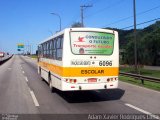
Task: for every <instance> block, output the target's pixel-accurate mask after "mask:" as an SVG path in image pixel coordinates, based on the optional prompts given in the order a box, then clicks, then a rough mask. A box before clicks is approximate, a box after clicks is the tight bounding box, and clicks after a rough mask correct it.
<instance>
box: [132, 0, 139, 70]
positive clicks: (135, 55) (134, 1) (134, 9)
mask: <svg viewBox="0 0 160 120" xmlns="http://www.w3.org/2000/svg"><path fill="white" fill-rule="evenodd" d="M133 11H134V61H135V72H136V73H138V67H137V38H136V29H137V28H136V24H137V23H136V0H133Z"/></svg>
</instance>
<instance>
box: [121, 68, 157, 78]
mask: <svg viewBox="0 0 160 120" xmlns="http://www.w3.org/2000/svg"><path fill="white" fill-rule="evenodd" d="M120 72H130V73H134V68H133V67H121V68H120ZM139 73H140V74H141V75H144V76H150V77H157V78H160V71H159V70H147V69H143V68H140V69H139Z"/></svg>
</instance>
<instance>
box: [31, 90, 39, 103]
mask: <svg viewBox="0 0 160 120" xmlns="http://www.w3.org/2000/svg"><path fill="white" fill-rule="evenodd" d="M30 93H31V96H32V99H33V102H34V105H35V106H39V103H38V101H37V98H36V96H35V94H34V92H33V91H31V90H30Z"/></svg>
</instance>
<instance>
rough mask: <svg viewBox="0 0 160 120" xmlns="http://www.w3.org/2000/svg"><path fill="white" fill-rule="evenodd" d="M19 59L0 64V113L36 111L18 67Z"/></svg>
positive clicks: (28, 112)
mask: <svg viewBox="0 0 160 120" xmlns="http://www.w3.org/2000/svg"><path fill="white" fill-rule="evenodd" d="M20 62H21V60H20V59H17V57H15V56H14V57H13V58H11V59H10V60H9V61H8V62H6V63H4V64H3V65H1V66H0V113H21V114H24V113H25V114H32V113H37V108H35V107H34V106H33V101H32V99H31V96H30V94H29V91H28V86H27V84H26V82H25V79H24V76H23V74H22V71H21V69H20Z"/></svg>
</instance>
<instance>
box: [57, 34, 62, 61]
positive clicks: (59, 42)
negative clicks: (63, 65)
mask: <svg viewBox="0 0 160 120" xmlns="http://www.w3.org/2000/svg"><path fill="white" fill-rule="evenodd" d="M62 46H63V36H60V37H58V39H57V46H56V53H57V56H56V60H60V61H61V60H62Z"/></svg>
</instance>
